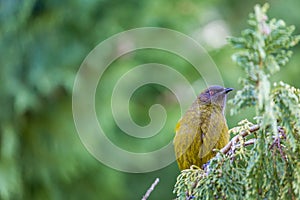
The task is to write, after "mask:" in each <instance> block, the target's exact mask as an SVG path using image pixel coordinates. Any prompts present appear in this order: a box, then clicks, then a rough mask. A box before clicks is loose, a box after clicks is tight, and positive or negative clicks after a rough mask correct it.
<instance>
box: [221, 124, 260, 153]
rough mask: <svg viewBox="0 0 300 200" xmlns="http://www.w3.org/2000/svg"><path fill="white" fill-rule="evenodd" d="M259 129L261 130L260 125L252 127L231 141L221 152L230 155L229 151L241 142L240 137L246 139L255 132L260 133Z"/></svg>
mask: <svg viewBox="0 0 300 200" xmlns="http://www.w3.org/2000/svg"><path fill="white" fill-rule="evenodd" d="M259 128H260V126H259V125H253V126H251V127H250V128H249V130H247V131H242V132H241V133H240V134H238V135H236V136H234V137H233V138H232V139H231V140H230V142H229V143H228V144H227V145H226V146H225V147H223V148H222V149H221V150H220V152H221V153H223V154H226V153H228V151H229V150H230V149H231V148H232V147H233V145H234V144H236V143H237V142H239V141H240V137H243V138H244V137H246V136H248V135H249V134H250V133H253V132H255V131H258V130H259Z"/></svg>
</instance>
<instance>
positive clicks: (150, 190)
mask: <svg viewBox="0 0 300 200" xmlns="http://www.w3.org/2000/svg"><path fill="white" fill-rule="evenodd" d="M158 182H159V178H156V179H155V181H154V182H153V183H152V185H151V186H150V188H149V189H148V190H147V192H146V194H145V195H144V196H143V198H142V200H147V199H148V197H149V196H150V194H151V192H152V191H153V190H154V188H155V187H156V185H157V184H158Z"/></svg>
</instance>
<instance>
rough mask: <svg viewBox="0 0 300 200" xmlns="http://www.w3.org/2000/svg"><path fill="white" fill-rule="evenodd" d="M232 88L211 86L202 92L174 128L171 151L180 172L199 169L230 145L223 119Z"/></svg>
mask: <svg viewBox="0 0 300 200" xmlns="http://www.w3.org/2000/svg"><path fill="white" fill-rule="evenodd" d="M232 90H233V89H232V88H224V87H221V86H210V87H209V88H207V89H206V90H204V91H203V92H202V93H201V94H200V95H199V96H198V97H197V99H196V100H195V101H194V102H193V104H192V106H191V107H190V108H189V109H188V110H187V112H186V113H185V114H184V116H183V117H182V118H181V119H180V120H179V121H178V123H177V125H176V135H175V138H174V148H175V154H176V159H177V163H178V167H179V169H180V170H183V169H188V168H190V166H191V165H196V166H198V167H202V165H203V164H205V163H207V162H208V161H209V160H210V159H211V158H212V157H214V156H215V154H216V153H215V152H214V151H213V149H221V148H223V147H224V146H225V145H226V144H227V143H228V142H229V133H228V127H227V123H226V119H225V116H224V109H225V104H226V96H227V94H228V92H230V91H232Z"/></svg>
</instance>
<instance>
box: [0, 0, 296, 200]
mask: <svg viewBox="0 0 300 200" xmlns="http://www.w3.org/2000/svg"><path fill="white" fill-rule="evenodd" d="M264 2H265V1H252V0H249V1H238V0H227V1H222V0H203V1H194V0H176V1H175V0H174V1H158V0H153V1H145V0H127V1H121V0H65V1H59V0H26V1H25V0H23V1H22V0H0V51H1V52H0V103H1V112H0V151H1V152H0V199H140V198H141V197H142V196H143V194H144V193H145V192H146V190H147V189H148V188H149V186H150V185H151V183H152V182H153V181H154V179H155V178H156V177H159V178H160V183H159V184H158V186H157V187H156V189H155V190H154V191H153V193H152V194H151V196H150V198H149V199H172V198H174V195H173V194H172V190H173V185H174V184H175V181H176V177H177V175H178V174H179V170H178V168H177V165H176V163H175V162H174V163H173V164H171V165H170V166H168V167H165V168H164V169H161V170H158V171H154V172H151V173H144V174H130V173H123V172H119V171H116V170H114V169H111V168H109V167H107V166H105V165H103V164H101V163H100V162H98V161H97V160H96V159H94V158H93V157H92V156H91V155H90V154H89V153H88V152H87V150H86V149H85V148H84V146H83V144H82V143H81V142H80V140H79V137H78V134H77V132H76V130H75V125H74V122H73V118H72V87H73V82H74V78H75V75H76V72H77V70H78V69H79V67H80V64H81V63H82V61H83V60H84V58H85V57H86V56H87V54H88V53H89V52H90V51H91V50H92V49H93V48H94V47H95V46H96V45H97V44H98V43H99V42H101V41H103V40H105V39H107V38H109V37H110V36H112V35H114V34H116V33H119V32H121V31H125V30H128V29H132V28H136V27H145V26H151V27H164V28H170V29H174V30H177V31H180V32H182V33H185V34H187V35H189V36H191V37H193V38H194V39H195V40H197V41H199V42H201V44H203V45H204V46H205V48H206V49H207V50H208V51H209V54H210V56H211V57H212V58H213V60H214V61H215V63H216V64H217V66H218V67H219V70H220V72H221V74H222V77H223V80H224V83H225V85H226V86H228V87H234V88H236V89H239V88H240V87H241V86H240V85H239V84H238V79H239V77H242V76H243V74H242V70H241V69H239V68H238V67H237V66H235V64H234V63H233V62H232V61H231V55H232V53H233V52H234V50H233V49H232V48H231V47H230V46H228V45H224V42H225V38H226V37H227V36H230V35H234V36H236V35H238V34H240V31H241V30H242V29H243V28H245V27H247V24H246V20H247V16H248V13H249V12H250V11H252V9H253V6H254V5H255V4H256V3H261V4H262V3H264ZM269 3H270V5H271V9H270V11H269V15H270V16H271V17H275V18H282V19H284V20H285V21H286V22H287V24H294V25H295V26H296V33H299V32H300V31H299V30H300V20H299V17H300V15H299V14H298V13H299V11H298V10H299V8H300V1H298V0H285V1H276V0H273V1H269ZM299 54H300V48H299V47H296V48H294V56H293V58H292V60H291V61H290V62H289V64H288V66H286V67H285V68H284V69H282V70H281V71H280V72H279V73H278V74H276V75H275V77H273V79H274V80H283V81H285V82H287V83H289V84H291V85H294V86H296V87H298V88H299V87H300V81H299V75H300V68H299V66H298V63H299V62H300V56H299ZM149 62H156V63H162V64H166V65H169V66H172V67H174V68H175V69H177V70H179V71H180V73H182V74H184V75H185V77H186V78H187V79H188V80H189V81H190V82H191V83H193V84H195V85H197V80H198V79H199V77H197V76H195V73H194V69H193V68H192V67H191V66H189V65H188V64H187V63H186V62H185V61H184V60H182V59H181V58H178V57H176V56H175V55H172V54H170V53H166V52H163V51H155V50H141V51H137V52H134V53H131V54H128V55H126V56H124V57H122V58H120V59H119V60H117V61H116V62H114V63H113V64H112V66H111V67H110V68H109V70H107V71H106V72H105V75H104V78H103V80H102V81H103V82H102V86H101V87H102V88H98V90H97V97H96V102H97V103H96V109H97V114H98V116H99V120H102V121H103V126H104V129H105V132H106V133H108V135H107V136H108V137H109V138H110V139H111V141H113V142H114V143H115V144H117V145H118V146H120V147H121V148H124V149H127V150H130V151H137V152H147V151H149V150H153V149H156V148H159V147H162V146H164V144H166V143H168V142H170V141H171V140H172V138H173V136H174V127H175V125H176V122H177V120H178V119H179V118H180V108H179V106H178V102H177V100H176V98H175V96H174V95H173V94H172V93H171V92H170V91H169V90H168V89H167V88H164V87H162V86H159V85H155V84H151V85H145V86H143V87H141V88H139V89H138V90H137V91H136V93H134V95H133V96H132V98H131V102H130V112H131V115H132V118H133V120H134V121H135V122H136V123H137V124H139V125H147V124H148V123H149V117H148V110H149V107H150V106H151V105H153V104H155V103H159V104H162V105H164V106H165V109H166V110H167V113H168V119H167V122H166V124H165V126H164V128H163V130H162V131H161V132H160V133H159V135H158V136H157V137H153V138H151V139H150V140H137V139H133V138H131V137H129V136H127V135H126V134H125V133H123V132H122V131H121V130H120V129H119V128H118V126H117V125H116V124H115V122H114V120H113V117H112V114H111V110H110V101H109V97H110V95H111V93H112V88H113V86H114V84H115V83H116V81H117V80H118V78H119V77H120V76H121V75H122V74H123V73H125V72H126V71H128V70H129V69H131V68H133V67H135V66H137V65H139V64H144V63H149ZM203 64H205V63H203ZM141 78H143V77H141ZM99 87H100V86H99ZM103 91H104V92H103ZM228 110H229V108H228V109H227V118H228V124H229V127H232V126H234V125H235V124H236V123H237V122H238V121H240V120H241V119H244V118H246V117H250V120H251V117H252V116H253V111H252V110H251V109H248V110H246V111H245V112H243V113H241V114H240V115H238V116H229V112H228ZM109 153H110V152H107V154H109ZM111 156H113V155H111Z"/></svg>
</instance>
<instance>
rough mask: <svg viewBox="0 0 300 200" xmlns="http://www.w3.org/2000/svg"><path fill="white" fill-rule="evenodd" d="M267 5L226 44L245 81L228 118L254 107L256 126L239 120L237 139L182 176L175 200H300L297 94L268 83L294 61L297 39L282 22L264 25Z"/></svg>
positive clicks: (299, 93) (299, 108)
mask: <svg viewBox="0 0 300 200" xmlns="http://www.w3.org/2000/svg"><path fill="white" fill-rule="evenodd" d="M268 7H269V5H268V4H265V5H263V6H259V5H256V6H255V8H254V13H251V14H250V15H249V20H248V24H249V26H250V27H249V28H248V29H246V30H244V31H242V34H241V36H240V37H232V38H229V42H230V43H231V44H232V45H233V47H234V48H236V49H238V50H239V51H238V52H237V53H236V54H234V55H233V60H234V61H235V62H236V63H237V65H238V66H239V67H241V68H242V69H243V70H244V71H245V73H246V77H245V78H243V79H241V80H240V82H241V84H242V85H243V88H242V89H241V90H239V91H238V92H237V93H236V95H235V97H234V98H233V99H232V100H231V101H230V103H231V104H233V105H234V107H233V109H232V110H231V113H232V114H237V113H238V112H239V111H240V110H242V109H243V108H246V107H255V110H256V117H255V118H254V119H255V121H256V122H255V123H256V125H254V124H252V123H251V122H249V121H248V120H243V121H242V122H241V123H240V124H239V126H237V127H234V128H233V129H232V130H231V131H232V132H233V133H235V134H237V136H236V137H235V138H234V141H231V143H230V146H229V147H230V148H229V149H228V148H226V149H222V150H220V152H219V153H218V154H217V156H216V157H215V158H213V159H212V160H211V161H210V162H209V163H208V164H207V165H206V166H204V168H203V169H195V168H194V167H193V168H191V169H187V170H183V171H182V172H181V174H180V175H179V176H178V177H177V182H176V184H175V188H174V193H175V194H176V195H177V198H178V199H298V198H299V197H300V162H299V161H300V90H299V89H297V88H294V87H293V86H290V85H288V84H287V83H284V82H279V83H276V82H275V83H271V81H270V77H271V76H272V75H273V74H274V73H275V72H278V71H279V70H280V68H281V67H283V66H285V65H286V64H287V62H288V61H289V59H290V58H291V56H292V51H291V50H290V49H291V47H293V46H295V45H296V44H297V43H298V42H299V40H300V36H299V35H297V36H294V35H292V34H293V31H294V30H295V27H294V26H286V24H285V22H284V21H283V20H276V19H271V20H269V19H268V16H267V15H266V12H267V10H268Z"/></svg>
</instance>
